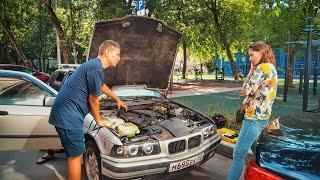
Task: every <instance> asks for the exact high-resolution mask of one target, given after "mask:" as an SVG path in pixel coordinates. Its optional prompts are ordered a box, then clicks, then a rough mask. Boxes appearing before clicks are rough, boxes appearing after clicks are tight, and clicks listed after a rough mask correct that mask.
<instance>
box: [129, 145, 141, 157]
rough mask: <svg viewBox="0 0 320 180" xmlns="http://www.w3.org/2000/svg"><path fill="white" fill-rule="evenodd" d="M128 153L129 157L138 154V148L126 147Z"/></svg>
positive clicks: (134, 146)
mask: <svg viewBox="0 0 320 180" xmlns="http://www.w3.org/2000/svg"><path fill="white" fill-rule="evenodd" d="M128 151H129V154H130V155H131V156H135V155H137V154H138V151H139V146H137V145H131V146H128Z"/></svg>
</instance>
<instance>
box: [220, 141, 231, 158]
mask: <svg viewBox="0 0 320 180" xmlns="http://www.w3.org/2000/svg"><path fill="white" fill-rule="evenodd" d="M234 147H235V144H233V143H229V142H226V141H223V140H221V143H220V145H219V146H218V148H217V153H218V154H220V155H223V156H225V157H228V158H231V159H232V153H233V149H234Z"/></svg>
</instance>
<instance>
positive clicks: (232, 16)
mask: <svg viewBox="0 0 320 180" xmlns="http://www.w3.org/2000/svg"><path fill="white" fill-rule="evenodd" d="M203 3H204V4H205V7H206V8H207V9H208V10H209V11H210V12H211V13H212V16H211V17H212V22H213V23H214V25H215V28H216V32H215V34H216V35H217V37H218V38H217V40H218V42H220V44H221V46H222V48H223V49H224V50H225V51H226V54H227V57H228V59H229V62H230V64H231V68H232V72H233V76H234V77H235V79H237V78H238V77H237V76H236V74H237V73H238V69H237V67H236V65H235V62H234V58H233V53H232V46H233V45H235V44H236V42H237V40H240V41H238V42H241V38H238V37H241V36H245V33H244V32H245V31H244V30H245V28H244V27H245V26H246V25H247V24H248V20H247V19H248V18H244V17H247V16H246V8H250V5H249V4H248V2H245V1H240V0H238V1H218V0H208V1H207V0H205V1H204V2H203ZM241 12H242V13H241ZM242 40H243V39H242ZM240 45H241V43H238V46H239V47H238V49H241V47H240Z"/></svg>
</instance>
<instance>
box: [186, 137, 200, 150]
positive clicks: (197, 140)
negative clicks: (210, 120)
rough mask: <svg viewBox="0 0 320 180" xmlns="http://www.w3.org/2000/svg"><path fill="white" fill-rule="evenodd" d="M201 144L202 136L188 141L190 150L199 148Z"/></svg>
mask: <svg viewBox="0 0 320 180" xmlns="http://www.w3.org/2000/svg"><path fill="white" fill-rule="evenodd" d="M200 143H201V136H200V135H198V136H194V137H192V138H190V139H189V140H188V148H189V149H192V148H195V147H198V146H199V145H200Z"/></svg>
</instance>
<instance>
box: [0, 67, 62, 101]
mask: <svg viewBox="0 0 320 180" xmlns="http://www.w3.org/2000/svg"><path fill="white" fill-rule="evenodd" d="M0 76H2V77H23V78H26V79H28V80H30V81H33V82H36V83H38V84H41V86H44V87H45V88H47V89H49V90H50V91H51V93H52V94H55V95H56V94H58V92H57V91H56V90H55V89H53V88H52V87H50V86H49V85H48V84H46V83H44V82H42V81H41V80H40V79H38V78H36V77H34V76H32V75H31V74H28V73H25V72H20V71H12V70H2V69H0Z"/></svg>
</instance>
